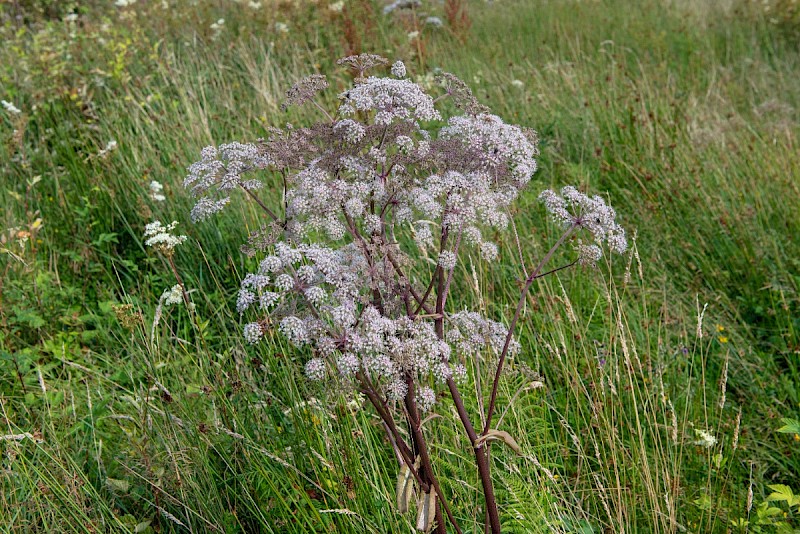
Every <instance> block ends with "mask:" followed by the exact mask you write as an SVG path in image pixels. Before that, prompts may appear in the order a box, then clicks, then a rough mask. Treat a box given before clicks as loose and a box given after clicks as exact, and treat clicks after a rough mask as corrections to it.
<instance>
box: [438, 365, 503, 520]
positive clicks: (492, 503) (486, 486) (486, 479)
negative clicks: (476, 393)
mask: <svg viewBox="0 0 800 534" xmlns="http://www.w3.org/2000/svg"><path fill="white" fill-rule="evenodd" d="M447 387H448V388H449V389H450V396H451V397H453V403H454V404H455V406H456V411H457V412H458V417H459V419H461V424H462V425H463V426H464V430H465V431H466V432H467V436H468V437H469V441H470V443H472V450H473V452H474V453H475V463H476V464H477V465H478V475H479V476H480V479H481V486H483V496H484V499H485V500H486V515H487V518H488V520H489V526H490V527H491V529H492V534H500V514H499V513H498V511H497V500H496V499H495V496H494V486H493V485H492V475H491V472H490V470H489V451H488V449H487V448H486V447H484V446H483V445H481V444H478V434H477V433H476V432H475V427H473V426H472V422H471V421H470V420H469V415H468V414H467V409H466V408H465V407H464V401H463V399H462V398H461V394H460V393H459V391H458V386H456V383H455V381H454V380H453V379H452V377H451V378H448V379H447Z"/></svg>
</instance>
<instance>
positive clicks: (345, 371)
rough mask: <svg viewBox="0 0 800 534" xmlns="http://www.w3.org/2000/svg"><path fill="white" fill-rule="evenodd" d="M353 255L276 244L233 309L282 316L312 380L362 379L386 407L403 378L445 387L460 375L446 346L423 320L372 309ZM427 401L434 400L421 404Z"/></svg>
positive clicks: (255, 326)
mask: <svg viewBox="0 0 800 534" xmlns="http://www.w3.org/2000/svg"><path fill="white" fill-rule="evenodd" d="M369 268H370V266H369V265H368V264H367V261H366V258H365V257H364V256H363V255H362V254H361V253H360V252H359V250H358V248H357V247H355V246H353V245H349V246H345V247H343V248H341V249H338V250H332V249H329V248H325V247H320V246H318V245H298V246H297V247H291V246H289V245H286V244H284V243H278V244H277V245H276V247H275V254H273V255H270V256H267V257H266V258H265V259H264V260H263V261H262V262H261V265H260V268H259V271H258V272H257V273H251V274H248V275H247V276H246V277H245V279H244V280H243V281H242V287H241V289H240V291H239V297H238V300H237V308H238V310H239V312H240V313H244V312H245V311H246V310H248V309H250V308H251V307H257V308H259V309H260V310H262V311H265V312H268V313H270V314H271V315H272V316H273V317H277V316H282V318H281V319H280V321H279V323H278V324H279V326H278V329H279V330H280V332H281V333H282V334H283V335H284V337H286V338H287V339H288V340H289V341H290V342H291V343H292V344H294V345H296V346H298V347H304V346H308V347H310V348H311V349H312V350H313V352H314V353H315V354H316V356H315V357H314V358H312V359H311V360H310V361H309V362H308V364H307V365H306V374H307V376H308V377H309V378H310V379H312V380H321V379H323V378H324V377H326V376H328V375H330V376H339V377H341V378H344V379H346V380H349V379H352V378H353V375H355V374H356V373H358V372H362V371H363V372H365V373H368V374H369V376H371V377H372V379H373V380H374V381H375V382H377V384H378V385H379V386H381V387H382V388H383V390H384V393H385V394H386V395H387V396H388V397H389V398H391V399H393V400H400V399H402V398H403V397H404V396H405V394H406V392H407V385H406V383H405V380H406V377H407V376H412V377H414V378H415V379H419V380H421V381H424V380H426V379H427V378H432V379H434V380H436V381H438V382H444V381H446V380H447V379H448V378H450V377H451V376H454V375H455V376H459V377H461V376H463V375H464V374H465V370H464V369H463V366H460V365H456V366H451V364H450V361H449V360H450V354H451V348H450V345H449V344H448V343H447V342H445V341H442V340H440V339H439V338H438V337H437V335H436V332H435V329H434V325H433V322H432V321H430V320H423V319H415V318H412V317H409V316H404V315H402V314H397V313H393V312H394V310H392V311H390V313H392V315H395V317H390V316H387V310H386V309H384V310H383V312H382V311H380V310H378V308H376V307H375V306H373V305H371V303H370V300H369V299H370V295H369V291H368V289H369V288H368V287H366V288H365V287H364V286H363V282H364V279H365V276H366V275H365V272H366V271H367V270H369ZM244 336H245V339H246V340H247V341H248V342H250V343H256V342H258V341H259V340H260V339H261V338H262V336H263V329H262V327H261V325H260V324H259V323H249V324H247V325H246V326H245V329H244ZM425 398H426V399H427V400H431V401H432V400H433V399H435V396H433V397H430V396H426V397H425Z"/></svg>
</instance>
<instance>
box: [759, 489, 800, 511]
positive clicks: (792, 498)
mask: <svg viewBox="0 0 800 534" xmlns="http://www.w3.org/2000/svg"><path fill="white" fill-rule="evenodd" d="M767 487H768V488H769V489H771V490H772V493H770V494H769V496H768V497H767V501H786V504H788V505H789V506H800V495H795V494H794V492H793V491H792V488H790V487H789V486H787V485H785V484H772V485H769V486H767Z"/></svg>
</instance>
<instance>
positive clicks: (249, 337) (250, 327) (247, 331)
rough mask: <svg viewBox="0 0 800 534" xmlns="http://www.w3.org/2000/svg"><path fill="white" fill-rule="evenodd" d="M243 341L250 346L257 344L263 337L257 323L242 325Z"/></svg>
mask: <svg viewBox="0 0 800 534" xmlns="http://www.w3.org/2000/svg"><path fill="white" fill-rule="evenodd" d="M243 334H244V339H245V340H246V341H247V342H248V343H250V344H251V345H253V344H255V343H258V341H259V340H260V339H261V338H262V337H264V330H262V329H261V325H259V324H258V323H248V324H246V325H244V332H243Z"/></svg>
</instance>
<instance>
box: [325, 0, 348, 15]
mask: <svg viewBox="0 0 800 534" xmlns="http://www.w3.org/2000/svg"><path fill="white" fill-rule="evenodd" d="M328 10H330V11H332V12H333V13H341V12H342V11H344V0H339V1H338V2H334V3H332V4H330V5H329V6H328Z"/></svg>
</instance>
